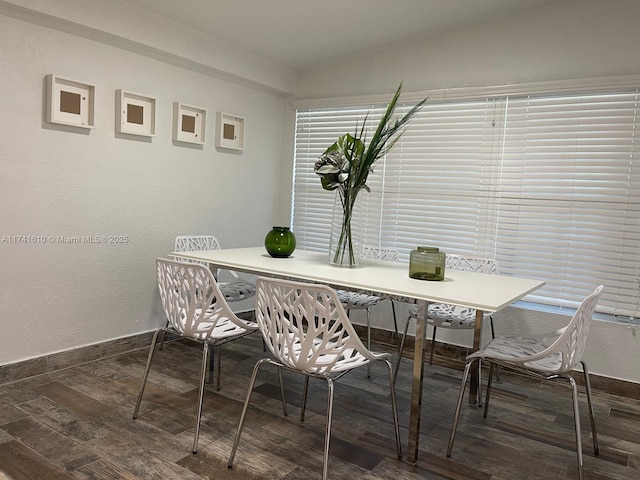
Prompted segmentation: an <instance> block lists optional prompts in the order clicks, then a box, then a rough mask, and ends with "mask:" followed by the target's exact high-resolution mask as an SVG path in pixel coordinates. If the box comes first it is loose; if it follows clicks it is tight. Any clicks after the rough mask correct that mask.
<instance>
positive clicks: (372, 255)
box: [336, 245, 399, 377]
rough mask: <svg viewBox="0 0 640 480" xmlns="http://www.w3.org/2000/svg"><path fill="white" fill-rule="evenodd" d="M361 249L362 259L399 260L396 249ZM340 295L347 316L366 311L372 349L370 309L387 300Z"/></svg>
mask: <svg viewBox="0 0 640 480" xmlns="http://www.w3.org/2000/svg"><path fill="white" fill-rule="evenodd" d="M358 248H359V249H360V256H361V257H362V258H369V259H372V260H383V261H385V262H397V261H398V258H399V253H398V250H396V249H395V248H376V247H371V246H367V245H361V246H359V247H358ZM336 293H337V294H338V298H339V299H340V302H341V303H342V306H343V307H344V309H345V310H346V311H347V315H349V311H351V310H365V311H366V313H367V348H369V349H371V320H370V309H371V308H373V307H375V306H376V305H378V304H379V303H380V302H382V301H383V300H385V298H383V297H378V296H376V295H367V294H366V293H359V292H353V291H349V290H336ZM388 300H390V301H391V312H392V315H393V327H394V331H395V334H396V336H397V335H398V321H397V319H396V306H395V300H393V299H388ZM367 376H369V377H370V376H371V367H370V366H369V367H368V368H367Z"/></svg>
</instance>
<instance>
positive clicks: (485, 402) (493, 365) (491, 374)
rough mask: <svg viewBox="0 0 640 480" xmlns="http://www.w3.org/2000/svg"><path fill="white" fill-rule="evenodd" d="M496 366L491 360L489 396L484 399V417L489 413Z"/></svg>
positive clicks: (488, 384) (488, 383) (488, 385)
mask: <svg viewBox="0 0 640 480" xmlns="http://www.w3.org/2000/svg"><path fill="white" fill-rule="evenodd" d="M495 368H496V364H495V363H493V362H489V380H487V396H486V397H485V399H484V413H483V414H482V416H483V417H484V418H487V414H488V413H489V397H491V385H492V384H493V371H494V370H495ZM496 380H497V379H496Z"/></svg>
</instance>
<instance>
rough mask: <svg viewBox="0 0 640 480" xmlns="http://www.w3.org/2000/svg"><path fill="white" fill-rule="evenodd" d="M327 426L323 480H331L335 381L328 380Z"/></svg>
mask: <svg viewBox="0 0 640 480" xmlns="http://www.w3.org/2000/svg"><path fill="white" fill-rule="evenodd" d="M327 386H328V392H327V425H326V428H325V432H324V455H323V461H322V480H327V479H328V478H329V441H330V440H331V421H332V419H333V380H331V379H330V378H327Z"/></svg>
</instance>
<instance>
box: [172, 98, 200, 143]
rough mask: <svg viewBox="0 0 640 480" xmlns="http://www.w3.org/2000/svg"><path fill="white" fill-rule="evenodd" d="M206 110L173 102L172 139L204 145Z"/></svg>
mask: <svg viewBox="0 0 640 480" xmlns="http://www.w3.org/2000/svg"><path fill="white" fill-rule="evenodd" d="M206 127H207V110H206V109H205V108H201V107H194V106H193V105H186V104H184V103H180V102H174V103H173V140H174V141H177V142H186V143H195V144H199V145H204V143H205V140H206V139H205V132H206Z"/></svg>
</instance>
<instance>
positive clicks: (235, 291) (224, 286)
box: [160, 235, 256, 390]
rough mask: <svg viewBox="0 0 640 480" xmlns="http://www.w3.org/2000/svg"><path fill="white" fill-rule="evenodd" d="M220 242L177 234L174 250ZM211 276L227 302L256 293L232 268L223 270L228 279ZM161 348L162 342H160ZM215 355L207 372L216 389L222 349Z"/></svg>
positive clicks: (215, 273) (217, 273) (216, 273)
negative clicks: (221, 279) (215, 369)
mask: <svg viewBox="0 0 640 480" xmlns="http://www.w3.org/2000/svg"><path fill="white" fill-rule="evenodd" d="M220 248H221V247H220V242H218V239H217V238H216V237H215V236H213V235H179V236H177V237H176V240H175V251H176V252H195V251H201V250H220ZM176 260H181V261H185V262H194V263H200V264H202V265H205V266H209V265H208V264H207V263H206V262H199V261H197V260H191V259H187V258H180V257H176ZM212 271H213V276H214V278H215V279H216V281H217V282H218V287H219V288H220V291H221V292H222V295H224V299H225V300H226V301H227V302H229V303H235V302H240V301H242V300H246V299H248V298H252V297H253V296H254V295H255V294H256V286H255V284H254V283H252V282H250V281H248V280H245V279H244V278H241V277H240V276H239V275H238V274H237V273H236V272H234V271H233V270H225V271H224V274H227V276H228V277H230V280H227V281H220V271H219V270H212ZM160 345H161V348H162V342H161V344H160ZM215 356H216V357H217V358H216V359H215V360H214V357H213V356H211V368H210V373H209V383H211V382H212V379H213V378H214V377H215V378H216V389H218V390H220V365H221V363H222V349H220V348H218V349H216V350H215ZM214 363H217V365H218V372H217V374H214V373H213V364H214Z"/></svg>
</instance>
